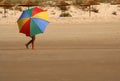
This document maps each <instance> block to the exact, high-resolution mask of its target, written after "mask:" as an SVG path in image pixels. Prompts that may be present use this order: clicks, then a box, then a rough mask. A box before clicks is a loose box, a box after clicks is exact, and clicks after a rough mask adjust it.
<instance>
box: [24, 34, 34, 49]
mask: <svg viewBox="0 0 120 81" xmlns="http://www.w3.org/2000/svg"><path fill="white" fill-rule="evenodd" d="M31 38H32V40H30V41H29V42H28V43H27V44H26V48H27V49H29V47H28V46H29V45H30V44H31V43H32V49H34V41H35V36H32V37H31Z"/></svg>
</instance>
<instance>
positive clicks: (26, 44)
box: [26, 37, 33, 49]
mask: <svg viewBox="0 0 120 81" xmlns="http://www.w3.org/2000/svg"><path fill="white" fill-rule="evenodd" d="M31 38H32V37H31ZM32 41H33V40H30V41H29V42H28V43H27V44H26V48H27V49H29V47H28V46H29V44H30V43H32Z"/></svg>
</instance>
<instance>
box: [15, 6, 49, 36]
mask: <svg viewBox="0 0 120 81" xmlns="http://www.w3.org/2000/svg"><path fill="white" fill-rule="evenodd" d="M17 23H18V27H19V31H20V33H24V34H26V35H27V36H34V35H36V34H40V33H43V32H44V31H45V29H46V26H47V25H48V24H49V18H48V13H47V11H45V10H43V9H40V8H38V7H35V8H31V9H27V10H25V11H23V12H22V14H21V16H20V18H19V19H18V21H17Z"/></svg>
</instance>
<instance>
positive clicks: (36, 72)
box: [0, 22, 120, 81]
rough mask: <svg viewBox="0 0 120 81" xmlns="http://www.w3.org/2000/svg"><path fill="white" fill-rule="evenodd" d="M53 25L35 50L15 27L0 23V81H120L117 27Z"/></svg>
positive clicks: (119, 48)
mask: <svg viewBox="0 0 120 81" xmlns="http://www.w3.org/2000/svg"><path fill="white" fill-rule="evenodd" d="M119 25H120V24H119V22H114V23H107V22H105V23H103V22H102V23H84V24H82V23H81V24H55V23H51V24H50V25H49V26H48V28H47V29H46V31H45V33H44V34H40V35H37V39H36V50H31V49H26V48H25V46H24V45H25V43H26V42H27V41H29V40H30V38H29V37H26V36H25V35H23V34H20V33H18V28H17V25H16V24H6V25H5V24H2V23H1V24H0V28H1V29H0V33H1V34H0V81H120V77H119V75H120V27H119Z"/></svg>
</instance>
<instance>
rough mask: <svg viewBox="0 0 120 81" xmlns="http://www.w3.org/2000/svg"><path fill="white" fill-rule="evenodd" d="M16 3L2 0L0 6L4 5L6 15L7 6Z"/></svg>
mask: <svg viewBox="0 0 120 81" xmlns="http://www.w3.org/2000/svg"><path fill="white" fill-rule="evenodd" d="M13 6H14V4H12V3H10V2H8V1H7V0H3V1H1V2H0V7H3V8H4V16H5V13H6V8H9V7H13Z"/></svg>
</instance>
